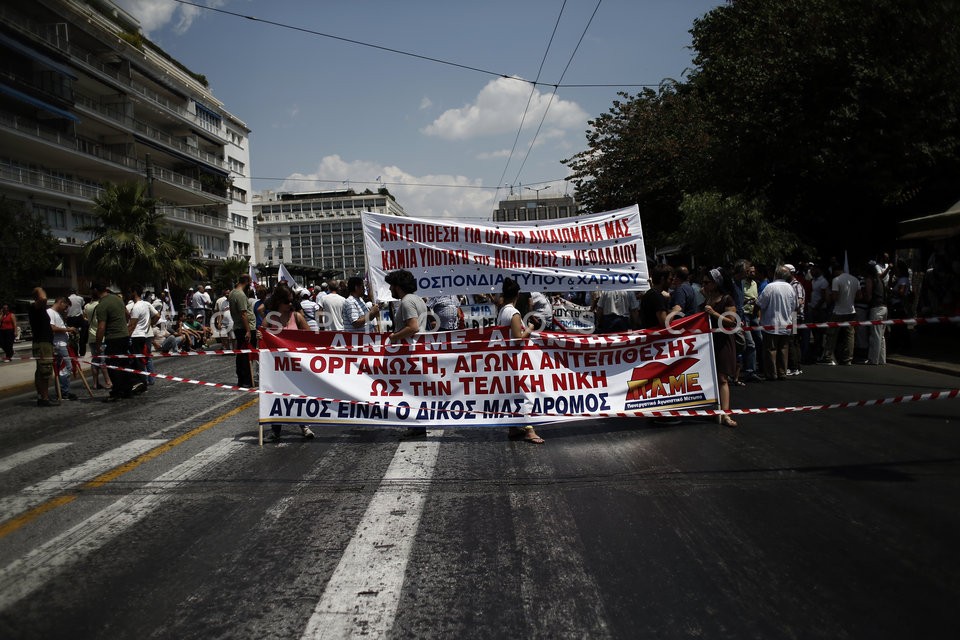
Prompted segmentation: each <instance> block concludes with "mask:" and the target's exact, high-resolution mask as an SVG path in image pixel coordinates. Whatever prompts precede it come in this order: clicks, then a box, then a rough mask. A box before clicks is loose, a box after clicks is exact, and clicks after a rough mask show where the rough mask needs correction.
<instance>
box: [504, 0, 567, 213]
mask: <svg viewBox="0 0 960 640" xmlns="http://www.w3.org/2000/svg"><path fill="white" fill-rule="evenodd" d="M566 6H567V0H563V4H562V5H561V6H560V13H558V14H557V21H556V22H555V23H554V24H553V32H552V33H551V34H550V40H549V41H548V42H547V49H546V51H544V52H543V58H541V59H540V67H539V68H538V69H537V77H536V79H535V80H534V84H533V85H532V86H531V87H530V95H528V96H527V104H526V106H524V107H523V115H521V116H520V126H519V127H517V135H516V136H514V138H513V146H512V147H510V153H509V155H507V162H506V164H504V165H503V172H502V173H501V174H500V179H499V180H497V191H496V192H495V193H494V194H493V201H494V203H496V201H497V196H498V195H499V193H500V185H501V184H503V178H504V176H506V175H507V169H509V168H510V161H511V160H512V159H513V154H514V152H515V151H516V150H517V142H519V140H520V133H521V132H522V131H523V125H524V123H525V122H526V121H527V112H528V111H529V110H530V102H532V101H533V96H534V95H535V94H536V93H537V85H536V83H537V82H539V81H540V75H541V74H542V73H543V65H544V64H545V63H546V61H547V56H548V55H549V54H550V47H551V45H553V39H554V37H556V35H557V28H558V27H559V26H560V18H562V17H563V10H564V8H566Z"/></svg>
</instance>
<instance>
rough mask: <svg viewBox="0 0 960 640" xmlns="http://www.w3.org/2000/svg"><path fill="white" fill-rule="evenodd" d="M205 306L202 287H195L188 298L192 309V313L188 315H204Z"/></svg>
mask: <svg viewBox="0 0 960 640" xmlns="http://www.w3.org/2000/svg"><path fill="white" fill-rule="evenodd" d="M206 306H207V305H206V302H205V300H204V296H203V287H197V290H196V291H195V292H194V293H193V295H192V296H191V297H190V308H191V309H192V313H191V314H190V315H194V316H195V315H197V314H199V313H204V310H205V309H206ZM204 318H206V314H204Z"/></svg>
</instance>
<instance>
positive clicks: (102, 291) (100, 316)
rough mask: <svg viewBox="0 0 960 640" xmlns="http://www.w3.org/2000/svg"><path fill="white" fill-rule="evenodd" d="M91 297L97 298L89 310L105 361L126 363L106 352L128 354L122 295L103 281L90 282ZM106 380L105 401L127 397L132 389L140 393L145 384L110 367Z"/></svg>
mask: <svg viewBox="0 0 960 640" xmlns="http://www.w3.org/2000/svg"><path fill="white" fill-rule="evenodd" d="M90 291H91V293H93V297H94V298H97V299H99V300H100V304H98V305H97V308H96V310H95V311H94V312H93V318H94V321H95V322H96V323H97V338H96V343H97V344H101V343H102V344H103V355H104V356H106V357H107V360H106V363H107V364H108V365H110V366H113V367H123V368H129V367H130V360H129V358H116V357H113V358H111V357H110V356H126V355H130V332H129V331H128V329H127V308H126V306H124V304H123V299H122V298H120V296H118V295H116V294H115V293H113V292H111V291H110V290H109V289H108V288H107V287H106V286H105V285H102V284H100V283H94V284H92V285H91V286H90ZM110 380H111V381H112V382H113V388H112V389H110V397H109V398H107V401H108V402H110V401H116V400H119V399H120V398H129V397H130V396H131V395H133V393H135V392H136V393H140V392H142V391H144V390H145V389H146V388H147V385H145V384H144V383H143V382H139V381H136V380H134V378H133V376H132V375H130V374H129V373H127V372H126V371H119V370H117V369H112V370H111V371H110Z"/></svg>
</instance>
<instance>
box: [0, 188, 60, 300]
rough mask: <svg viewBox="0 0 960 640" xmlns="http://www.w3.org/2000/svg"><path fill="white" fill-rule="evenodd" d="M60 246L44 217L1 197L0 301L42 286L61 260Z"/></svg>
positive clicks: (23, 294) (22, 295)
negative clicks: (1, 271) (0, 269)
mask: <svg viewBox="0 0 960 640" xmlns="http://www.w3.org/2000/svg"><path fill="white" fill-rule="evenodd" d="M59 246H60V245H59V243H58V242H57V240H56V238H54V237H53V236H52V235H51V234H50V228H49V227H48V226H47V223H46V221H45V220H44V219H43V218H41V217H40V216H39V215H37V214H35V213H33V212H32V211H29V210H28V209H27V208H26V207H25V206H24V205H23V204H21V203H18V202H11V201H9V200H7V199H6V197H0V267H2V268H3V277H2V278H0V302H6V303H12V302H13V300H14V298H16V297H18V296H21V297H25V296H27V294H29V293H30V290H31V289H33V288H34V287H37V286H41V285H42V284H43V278H44V276H45V275H49V274H50V273H51V271H53V269H54V268H55V267H56V266H57V263H58V262H59V261H60V257H59V256H58V255H57V252H58V250H59Z"/></svg>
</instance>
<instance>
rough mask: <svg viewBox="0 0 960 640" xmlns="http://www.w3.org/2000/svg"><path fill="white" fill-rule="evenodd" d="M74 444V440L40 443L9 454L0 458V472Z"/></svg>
mask: <svg viewBox="0 0 960 640" xmlns="http://www.w3.org/2000/svg"><path fill="white" fill-rule="evenodd" d="M72 444H73V443H72V442H51V443H49V444H38V445H37V446H35V447H30V448H29V449H27V450H25V451H20V452H19V453H14V454H13V455H9V456H7V457H6V458H4V459H3V460H0V473H6V472H7V471H10V469H13V468H15V467H19V466H20V465H22V464H27V463H28V462H33V461H34V460H39V459H40V458H42V457H44V456H46V455H49V454H51V453H53V452H54V451H59V450H60V449H63V448H64V447H69V446H70V445H72Z"/></svg>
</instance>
